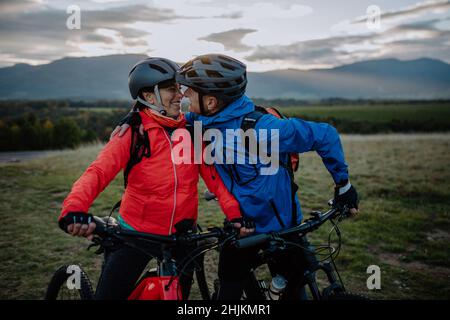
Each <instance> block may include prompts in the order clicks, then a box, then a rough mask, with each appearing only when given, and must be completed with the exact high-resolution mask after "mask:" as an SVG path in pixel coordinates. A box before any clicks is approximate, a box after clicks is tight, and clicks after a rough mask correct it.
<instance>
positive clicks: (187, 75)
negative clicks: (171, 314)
mask: <svg viewBox="0 0 450 320" xmlns="http://www.w3.org/2000/svg"><path fill="white" fill-rule="evenodd" d="M176 80H177V82H178V83H179V84H181V85H184V86H185V92H184V96H185V97H187V98H189V100H190V109H189V111H191V112H190V113H188V114H187V115H186V119H187V121H188V122H190V123H194V121H201V123H202V126H203V129H211V128H214V129H218V130H220V131H221V132H222V136H223V139H224V141H222V146H225V147H224V148H223V152H224V154H225V153H226V150H225V149H227V148H230V147H231V148H233V147H235V148H234V149H233V150H238V147H237V148H236V146H230V143H229V141H228V144H227V141H225V138H226V137H227V130H229V129H233V130H236V129H240V128H242V124H243V121H247V120H248V119H247V118H246V117H250V118H251V119H250V120H251V121H254V122H255V123H254V124H253V128H254V129H255V131H256V141H257V143H258V144H259V143H261V142H262V141H261V140H262V139H264V138H261V135H260V131H261V129H265V130H267V131H268V134H267V135H266V138H265V140H267V141H265V142H267V143H268V145H270V144H271V143H274V142H275V141H272V140H273V139H274V137H275V138H276V140H277V141H276V142H277V143H278V148H279V154H278V155H279V164H280V166H279V169H278V171H276V173H275V174H261V172H262V171H261V170H262V169H263V168H267V167H268V166H270V164H264V163H263V162H262V161H261V159H259V158H258V159H257V161H256V163H250V160H249V159H247V161H245V163H237V164H236V158H237V154H236V153H238V152H236V151H235V154H234V160H235V161H234V163H227V161H225V160H224V163H215V166H216V168H217V171H218V173H219V174H220V176H221V178H222V180H223V182H224V184H225V185H226V186H227V188H228V189H229V190H230V192H231V193H232V194H233V195H234V196H235V197H236V199H237V200H238V201H239V204H240V207H241V210H242V211H243V215H244V217H246V218H247V219H248V220H251V221H253V222H254V224H255V227H256V233H264V232H270V231H279V230H282V229H285V228H290V227H292V226H294V225H297V224H299V223H300V222H301V221H302V212H301V208H300V202H299V200H298V197H297V194H296V191H297V186H296V185H295V183H294V181H293V177H292V172H290V169H289V167H288V163H289V156H290V155H289V153H302V152H307V151H316V152H317V153H318V154H319V155H320V157H321V158H322V161H323V163H324V165H325V167H326V168H327V170H328V171H329V172H330V174H331V176H332V178H333V180H334V183H335V185H336V187H335V196H334V200H335V202H336V203H339V204H342V205H347V206H348V207H349V208H351V209H350V213H351V214H356V213H357V212H358V206H357V202H358V196H357V192H356V190H355V188H354V187H353V186H352V185H351V184H350V181H349V175H348V166H347V164H346V162H345V159H344V152H343V149H342V145H341V142H340V138H339V135H338V133H337V131H336V129H335V128H334V127H332V126H331V125H329V124H326V123H317V122H311V121H304V120H301V119H279V118H277V117H275V116H273V115H271V114H263V115H259V116H258V115H257V113H256V116H255V105H254V104H253V102H252V101H251V100H250V99H249V98H248V97H247V96H246V95H245V89H246V85H247V76H246V66H245V65H244V64H243V63H241V62H240V61H238V60H236V59H233V58H231V57H228V56H224V55H219V54H207V55H202V56H198V57H195V58H194V59H192V60H190V61H188V62H187V63H185V64H184V65H183V66H182V67H181V69H180V71H179V72H178V73H177V76H176ZM244 118H246V119H245V120H244ZM270 132H275V135H271V134H270ZM212 143H213V144H214V143H216V144H217V141H213V142H212ZM216 151H217V150H216ZM219 152H220V151H219ZM245 155H246V157H247V158H248V152H247V153H245ZM224 159H225V156H224ZM254 257H255V251H251V252H241V253H239V252H236V251H234V250H233V249H231V248H229V249H226V250H223V252H222V254H221V257H220V262H219V280H220V291H219V296H218V298H219V299H239V298H240V296H241V293H242V289H243V288H242V286H243V281H244V279H245V276H246V275H247V274H248V272H249V271H250V269H251V268H252V262H253V260H254ZM291 258H292V259H293V260H292V259H291ZM280 260H282V261H283V262H282V263H280V264H279V266H281V271H280V270H277V271H276V272H281V273H284V274H285V275H287V276H288V277H289V276H292V274H293V273H298V270H293V269H294V268H296V267H298V265H296V264H297V262H296V261H295V257H287V258H286V257H285V258H280ZM299 263H300V264H301V262H299ZM271 272H274V271H273V270H271ZM288 284H289V279H288Z"/></svg>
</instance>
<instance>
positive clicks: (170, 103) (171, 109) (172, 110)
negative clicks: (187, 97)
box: [159, 84, 183, 118]
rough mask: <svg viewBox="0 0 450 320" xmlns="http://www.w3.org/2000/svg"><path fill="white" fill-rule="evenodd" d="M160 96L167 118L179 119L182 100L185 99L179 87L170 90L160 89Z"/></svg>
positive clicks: (172, 87) (175, 86)
mask: <svg viewBox="0 0 450 320" xmlns="http://www.w3.org/2000/svg"><path fill="white" fill-rule="evenodd" d="M159 94H160V96H161V102H162V105H163V108H164V110H166V112H167V114H166V116H167V117H172V118H177V117H178V116H179V115H180V112H181V98H182V97H183V95H182V94H181V92H180V90H179V89H178V86H177V85H176V84H174V85H172V86H170V87H168V88H162V89H159Z"/></svg>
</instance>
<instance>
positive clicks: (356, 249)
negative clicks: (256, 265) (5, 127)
mask: <svg viewBox="0 0 450 320" xmlns="http://www.w3.org/2000/svg"><path fill="white" fill-rule="evenodd" d="M375 114H376V112H375ZM343 145H344V148H345V151H346V154H347V161H348V163H349V166H350V174H351V180H352V182H353V184H354V185H355V186H357V188H358V191H359V193H360V196H361V214H360V215H359V216H358V217H357V218H355V219H353V220H347V221H344V222H343V223H342V224H341V230H342V236H343V247H342V250H341V254H340V256H339V258H338V260H337V266H338V268H339V270H340V271H341V276H342V277H343V280H344V282H345V284H346V286H347V289H349V290H352V291H357V292H360V293H364V294H367V295H369V296H370V297H372V298H374V299H450V250H449V249H450V246H449V244H450V170H449V169H448V167H449V165H450V134H412V135H400V134H398V135H397V134H391V135H369V136H360V135H344V136H343ZM99 150H100V146H99V145H92V146H85V147H82V148H80V149H77V150H73V151H67V152H63V153H58V154H56V155H52V156H51V157H47V158H41V159H36V160H31V161H27V162H23V163H14V164H0V203H1V207H0V219H1V225H0V258H1V261H2V263H1V264H0V299H41V298H42V297H43V296H44V292H45V289H46V286H47V284H48V281H49V279H50V277H51V275H52V272H53V271H54V270H55V269H56V268H57V267H58V266H59V265H61V264H65V263H73V262H78V263H81V265H82V266H83V267H84V268H85V269H86V270H87V272H88V274H89V275H90V276H91V277H92V279H93V280H94V282H96V280H97V276H98V271H99V269H100V264H101V257H100V256H96V255H94V254H93V252H90V251H89V252H88V251H86V250H85V249H86V247H87V245H88V242H87V241H86V240H84V239H78V238H72V237H69V236H67V235H66V234H64V233H63V232H61V231H60V230H59V229H58V227H57V225H56V218H57V216H58V214H59V208H60V205H61V202H62V200H63V199H64V197H65V196H66V195H67V193H68V191H69V190H70V187H71V185H72V183H73V182H74V181H75V180H76V179H77V178H78V177H79V175H80V174H81V173H82V172H83V170H84V169H85V168H86V167H87V166H88V164H89V163H90V162H91V161H92V160H93V159H95V156H96V154H97V153H98V151H99ZM300 159H301V168H300V172H299V173H298V174H297V175H296V179H297V182H298V184H299V185H300V191H299V195H300V199H301V202H302V206H303V212H304V215H305V216H307V215H308V213H309V212H310V211H311V210H312V209H326V201H327V200H328V199H329V198H330V197H331V195H332V194H331V192H332V180H331V178H330V176H329V174H328V173H327V171H326V169H325V167H324V166H323V164H322V163H321V161H320V158H319V157H318V156H317V155H316V154H314V153H308V154H304V155H302V156H301V158H300ZM199 189H200V190H201V191H202V190H203V189H204V185H203V184H201V185H200V186H199ZM121 191H122V177H121V175H119V176H118V177H117V178H116V180H114V182H113V183H112V185H111V186H110V187H109V188H107V189H106V190H105V192H104V193H103V194H102V195H101V196H100V197H99V198H98V199H97V201H96V202H95V204H94V205H93V207H92V209H91V212H92V213H94V214H97V215H106V214H107V213H108V211H109V209H110V207H111V206H112V205H113V204H114V203H115V202H116V201H117V200H118V199H119V198H120V194H121ZM217 208H218V207H217V205H216V204H215V203H206V202H205V201H204V200H200V214H199V215H200V222H201V223H202V224H203V225H219V224H220V222H221V221H222V219H223V217H222V214H221V213H220V212H218V209H217ZM329 229H330V226H329V225H324V226H323V227H322V228H321V229H319V230H318V231H317V232H315V233H314V234H313V235H312V236H311V237H310V239H311V240H312V242H313V243H315V244H320V243H325V242H326V238H327V235H328V231H329ZM210 264H214V263H212V262H210ZM373 264H375V265H379V266H380V267H381V271H382V276H381V290H374V291H369V290H368V289H367V287H366V279H367V277H368V274H367V273H366V269H367V267H368V266H369V265H373ZM193 296H194V297H196V296H198V295H197V293H196V292H195V288H194V292H193Z"/></svg>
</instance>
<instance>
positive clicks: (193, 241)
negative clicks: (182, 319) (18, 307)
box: [45, 216, 236, 300]
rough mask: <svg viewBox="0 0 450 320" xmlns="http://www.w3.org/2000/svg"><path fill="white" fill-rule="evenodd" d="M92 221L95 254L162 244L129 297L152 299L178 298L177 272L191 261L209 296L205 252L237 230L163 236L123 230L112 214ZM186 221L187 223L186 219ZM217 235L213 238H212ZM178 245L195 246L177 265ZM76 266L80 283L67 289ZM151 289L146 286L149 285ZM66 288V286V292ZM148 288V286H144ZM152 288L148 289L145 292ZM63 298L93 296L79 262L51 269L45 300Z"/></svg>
mask: <svg viewBox="0 0 450 320" xmlns="http://www.w3.org/2000/svg"><path fill="white" fill-rule="evenodd" d="M93 221H94V222H95V224H96V228H95V231H94V234H95V235H96V237H95V238H94V240H93V242H94V243H93V244H91V245H90V246H89V247H88V249H89V248H91V247H92V246H99V249H98V250H97V251H96V253H97V254H102V253H104V254H105V257H104V259H106V254H107V252H108V250H111V249H112V248H114V247H115V246H118V245H128V246H132V247H134V248H136V249H138V250H140V251H143V252H145V253H146V254H148V255H152V254H150V253H149V252H146V245H149V244H155V243H157V244H161V256H159V257H156V258H157V267H156V268H152V269H148V270H145V272H144V274H143V275H142V276H141V278H140V279H139V280H138V282H137V283H136V285H135V288H134V290H133V292H132V293H131V295H130V296H129V298H128V299H130V300H131V299H152V300H180V299H181V298H182V297H181V288H180V284H179V276H180V275H181V274H183V272H184V271H185V268H187V266H188V265H190V264H191V263H193V264H194V266H195V267H194V272H195V275H196V279H197V283H198V287H199V290H200V293H201V296H202V299H204V300H210V299H211V297H212V296H213V293H212V292H211V291H210V289H209V287H208V284H207V281H206V275H205V268H204V254H205V252H207V251H209V250H212V249H214V248H216V247H218V246H220V245H223V244H224V243H226V242H228V241H230V240H231V239H234V238H235V236H236V231H235V230H234V229H233V227H232V226H231V225H225V227H224V228H218V227H213V228H209V229H208V231H207V232H202V231H201V228H199V231H197V232H194V231H192V230H183V231H181V232H177V234H174V235H170V236H162V235H157V234H149V233H141V232H137V231H131V230H125V229H122V228H120V227H119V226H118V224H117V223H116V221H115V219H114V218H111V217H106V218H105V219H102V218H99V217H96V216H94V217H93ZM188 224H189V223H188ZM213 239H216V240H213ZM177 246H191V247H195V249H193V250H192V252H190V254H189V255H187V256H186V257H185V258H184V260H185V261H181V262H180V263H179V266H178V267H177V266H176V263H175V261H174V259H173V255H172V251H173V249H174V248H176V247H177ZM69 269H70V270H75V269H77V271H78V275H79V287H78V288H76V290H74V289H73V288H72V289H69V287H68V286H67V281H68V280H69V278H70V276H71V273H70V272H68V271H70V270H69ZM152 288H154V289H153V290H149V289H152ZM66 289H69V290H68V291H69V292H68V293H66ZM146 289H148V290H146ZM148 292H151V293H148ZM57 298H62V299H77V298H79V299H81V300H92V299H94V291H93V288H92V284H91V281H90V280H89V277H88V275H87V274H86V272H84V271H83V270H82V268H81V267H80V266H78V265H70V266H67V265H65V266H62V267H60V268H59V269H58V270H56V272H55V273H54V275H53V277H52V278H51V280H50V283H49V285H48V288H47V292H46V295H45V299H46V300H56V299H57Z"/></svg>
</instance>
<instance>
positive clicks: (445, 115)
mask: <svg viewBox="0 0 450 320" xmlns="http://www.w3.org/2000/svg"><path fill="white" fill-rule="evenodd" d="M281 110H282V112H283V113H284V114H286V115H287V116H290V117H298V118H302V119H305V120H313V121H322V122H328V123H331V124H332V125H333V126H335V127H336V128H337V129H338V130H339V132H345V133H365V134H372V133H391V132H448V131H450V103H449V102H440V103H438V102H421V103H415V104H410V105H409V104H405V103H396V104H375V105H364V104H361V105H359V104H355V105H334V106H324V105H313V106H293V107H286V108H283V109H281Z"/></svg>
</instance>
